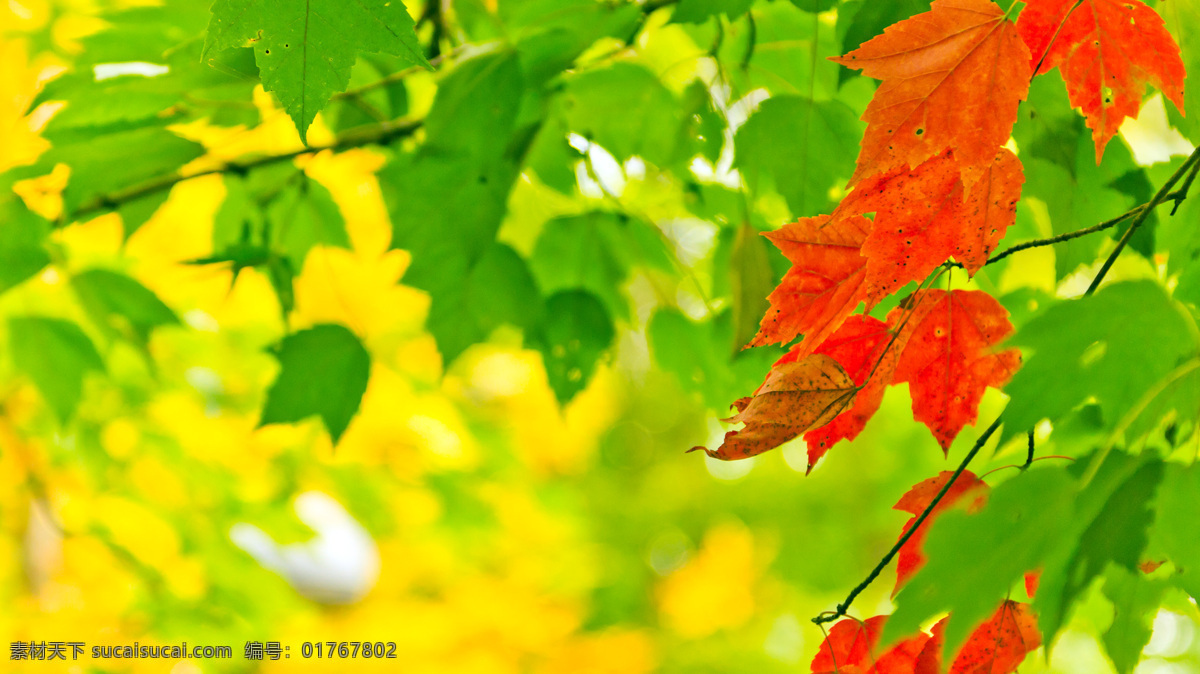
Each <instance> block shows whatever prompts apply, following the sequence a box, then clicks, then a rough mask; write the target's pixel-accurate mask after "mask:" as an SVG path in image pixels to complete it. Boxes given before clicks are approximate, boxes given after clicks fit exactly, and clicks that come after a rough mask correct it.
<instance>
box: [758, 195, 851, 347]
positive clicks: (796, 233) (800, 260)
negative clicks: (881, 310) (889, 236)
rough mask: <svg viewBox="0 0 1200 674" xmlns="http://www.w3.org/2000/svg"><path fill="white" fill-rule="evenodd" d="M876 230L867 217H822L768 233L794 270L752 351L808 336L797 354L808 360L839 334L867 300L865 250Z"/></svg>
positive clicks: (777, 290)
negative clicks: (864, 244)
mask: <svg viewBox="0 0 1200 674" xmlns="http://www.w3.org/2000/svg"><path fill="white" fill-rule="evenodd" d="M870 229H871V221H870V220H868V219H867V218H864V217H861V216H854V217H846V218H833V217H832V216H829V215H820V216H817V217H813V218H801V219H800V220H799V221H797V222H793V223H790V224H787V225H784V226H783V227H782V228H780V229H778V230H776V231H774V232H768V233H767V234H766V237H767V238H768V239H770V240H771V243H774V244H775V245H776V246H777V247H778V248H779V250H781V251H782V252H783V254H784V256H786V257H787V259H788V260H790V261H791V262H792V268H791V269H789V270H788V272H787V274H785V275H784V277H783V280H782V281H781V282H780V283H779V286H778V287H777V288H775V290H774V291H772V292H771V295H770V296H769V298H768V299H769V300H770V302H771V308H770V309H768V310H767V313H766V315H765V316H763V319H762V323H761V325H760V327H759V330H758V334H757V335H755V336H754V339H753V340H751V342H750V346H762V345H763V344H771V343H776V342H778V343H780V344H786V343H788V342H790V341H792V340H793V339H795V338H796V337H797V336H799V335H804V336H805V339H804V342H803V343H802V345H801V350H800V351H799V352H798V354H797V355H798V357H799V358H800V359H803V358H804V357H805V356H807V355H808V354H810V353H812V352H813V349H814V348H815V347H816V346H817V345H819V344H820V343H821V342H822V341H824V340H825V338H826V337H827V336H828V335H830V334H832V333H833V332H834V331H835V330H837V329H838V326H840V325H841V324H842V321H844V320H845V319H846V317H847V316H849V315H850V314H851V313H852V312H853V311H854V309H855V307H857V306H858V303H859V302H861V301H862V299H863V292H864V289H863V279H864V275H863V273H864V270H865V268H866V264H867V260H866V258H864V257H862V256H861V255H860V254H859V249H860V248H862V243H863V241H864V240H866V238H867V233H868V232H869V231H870Z"/></svg>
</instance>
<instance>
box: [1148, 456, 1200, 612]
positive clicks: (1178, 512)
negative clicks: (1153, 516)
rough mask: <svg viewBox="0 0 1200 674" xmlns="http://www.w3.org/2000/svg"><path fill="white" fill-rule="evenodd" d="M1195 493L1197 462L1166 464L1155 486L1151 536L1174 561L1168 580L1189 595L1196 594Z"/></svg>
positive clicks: (1199, 481) (1198, 526)
mask: <svg viewBox="0 0 1200 674" xmlns="http://www.w3.org/2000/svg"><path fill="white" fill-rule="evenodd" d="M1196 494H1200V466H1197V465H1195V464H1192V465H1188V466H1182V465H1179V464H1175V463H1171V464H1167V474H1166V477H1164V478H1163V483H1162V487H1161V488H1159V490H1158V519H1157V520H1156V521H1155V536H1156V539H1157V540H1158V541H1159V542H1160V543H1161V545H1162V548H1163V550H1165V551H1166V553H1167V556H1168V557H1169V558H1170V559H1171V561H1172V562H1173V563H1174V564H1175V575H1174V576H1172V578H1171V582H1173V583H1174V584H1176V585H1178V586H1179V587H1180V589H1182V590H1183V591H1184V592H1187V593H1188V594H1189V595H1191V596H1192V597H1193V598H1196V597H1200V518H1198V517H1196Z"/></svg>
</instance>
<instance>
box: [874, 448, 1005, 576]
mask: <svg viewBox="0 0 1200 674" xmlns="http://www.w3.org/2000/svg"><path fill="white" fill-rule="evenodd" d="M953 476H954V471H951V470H944V471H942V472H941V473H938V475H937V476H936V477H931V478H929V479H928V480H924V481H922V482H918V483H917V484H915V485H913V488H912V489H909V490H908V491H907V492H905V494H904V496H901V497H900V500H899V501H897V502H896V505H894V506H892V507H893V508H894V509H895V510H903V511H904V512H907V513H911V514H912V516H913V517H912V519H910V520H909V521H908V523H907V524H905V525H904V531H902V532H901V534H900V535H901V537H903V535H904V534H905V533H907V532H908V530H909V529H912V527H913V525H914V524H915V523H916V521H917V517H918V516H920V514H921V513H923V512H925V509H926V508H928V507H929V504H930V503H932V502H933V499H934V497H935V496H937V495H938V492H940V491H941V490H942V487H944V486H946V483H947V482H949V481H950V478H951V477H953ZM987 494H988V486H987V483H985V482H983V481H982V480H980V479H979V478H978V477H975V474H974V473H972V472H971V471H969V470H964V471H963V472H962V473H961V474H959V476H958V479H957V480H955V481H954V484H952V485H950V489H949V490H947V491H946V495H945V496H943V497H942V500H941V501H938V504H937V506H935V507H934V509H933V512H931V513H929V517H927V518H925V521H924V522H922V523H921V526H920V528H918V529H917V531H916V532H915V533H914V534H913V535H912V537H911V538H909V539H908V540H907V541H905V543H904V545H903V546H901V547H900V555H899V559H897V560H896V589H895V590H893V591H892V596H895V595H896V593H897V592H899V591H900V586H901V585H904V583H906V582H908V579H910V578H912V577H913V574H915V573H916V572H917V570H918V569H920V568H921V567H922V566H924V565H925V554H924V553H923V552H922V551H921V545H922V544H923V543H924V542H925V535H926V534H928V533H929V525H930V524H931V523H932V522H933V520H934V519H935V518H936V517H937V516H938V515H939V514H940V513H942V512H944V511H946V510H948V509H949V508H951V507H952V506H954V505H955V504H956V503H958V501H959V500H961V499H962V498H963V497H964V496H968V495H969V496H970V497H971V498H970V500H969V501H968V502H967V509H968V510H969V511H971V512H975V511H977V510H979V509H980V508H982V507H983V504H984V503H985V502H986V501H987Z"/></svg>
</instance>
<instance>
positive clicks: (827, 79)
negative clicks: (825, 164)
mask: <svg viewBox="0 0 1200 674" xmlns="http://www.w3.org/2000/svg"><path fill="white" fill-rule="evenodd" d="M750 14H751V16H752V17H753V19H754V23H753V27H751V25H750V23H749V22H743V21H738V22H735V23H734V24H732V25H730V26H728V27H727V29H726V31H725V38H724V39H723V40H722V41H721V46H720V48H719V49H718V50H717V56H718V58H719V59H720V61H721V62H722V63H725V64H729V65H734V64H741V63H742V62H743V61H744V60H745V58H746V56H747V54H749V55H750V61H749V63H748V64H747V65H746V66H745V67H730V68H728V69H727V71H726V72H725V76H726V77H728V78H729V80H730V83H731V85H732V86H733V90H734V91H738V92H743V93H745V92H750V91H753V90H754V89H758V88H760V87H762V88H765V89H766V90H767V91H769V92H772V93H773V94H775V95H783V94H799V95H804V96H807V97H809V98H812V99H814V100H818V101H821V100H827V99H829V98H832V97H833V96H834V95H835V94H837V91H838V70H839V69H841V66H839V65H837V64H836V63H834V62H832V61H829V60H827V59H826V58H825V57H826V56H829V55H831V54H836V53H838V48H839V45H838V42H837V35H836V34H835V33H834V30H833V28H832V27H830V26H828V25H825V24H822V23H821V21H820V18H819V17H818V16H817V15H816V14H811V13H809V12H806V11H804V10H802V9H800V8H799V7H796V6H795V5H794V4H793V3H790V2H768V3H761V2H760V3H758V4H757V6H755V7H753V8H752V9H751V10H750ZM854 154H855V153H851V158H853V155H854Z"/></svg>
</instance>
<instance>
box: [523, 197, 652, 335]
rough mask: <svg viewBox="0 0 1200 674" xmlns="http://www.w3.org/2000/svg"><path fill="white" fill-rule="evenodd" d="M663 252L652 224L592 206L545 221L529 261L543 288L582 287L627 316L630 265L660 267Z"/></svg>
mask: <svg viewBox="0 0 1200 674" xmlns="http://www.w3.org/2000/svg"><path fill="white" fill-rule="evenodd" d="M667 255H669V254H668V253H666V251H665V247H664V245H663V243H662V238H661V235H659V233H658V232H657V231H656V230H655V228H654V225H651V224H650V223H647V222H642V221H640V220H630V218H629V217H628V216H627V215H625V214H624V213H608V212H603V211H593V212H591V213H586V214H583V215H576V216H569V217H565V218H559V219H557V220H551V221H550V222H548V223H546V226H545V227H544V228H543V229H542V234H541V236H540V237H538V241H537V246H536V248H535V249H534V252H533V257H532V258H531V259H530V266H531V267H532V269H533V274H534V276H535V277H536V278H537V280H538V285H539V286H540V287H541V288H542V290H543V291H544V292H547V293H552V292H555V291H558V290H567V289H572V288H576V289H580V290H587V291H589V292H591V293H592V294H594V295H596V296H597V297H599V298H600V299H602V300H603V301H604V304H605V306H606V307H607V308H608V311H609V312H610V313H612V314H614V315H616V316H619V317H621V318H628V317H629V303H628V300H626V299H625V294H624V293H623V292H622V286H623V284H624V281H625V279H626V278H627V277H628V275H629V270H630V268H631V267H633V266H634V265H637V264H645V262H647V261H649V262H650V263H651V264H653V265H654V266H659V267H660V268H661V267H662V266H663V262H664V260H665V259H666V256H667ZM666 264H667V265H668V266H669V264H670V263H669V261H668V262H667V263H666Z"/></svg>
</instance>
